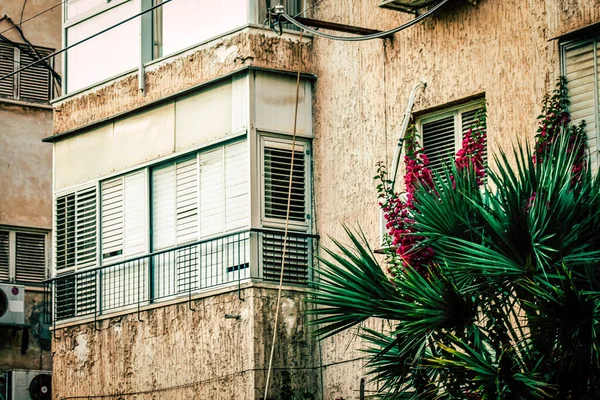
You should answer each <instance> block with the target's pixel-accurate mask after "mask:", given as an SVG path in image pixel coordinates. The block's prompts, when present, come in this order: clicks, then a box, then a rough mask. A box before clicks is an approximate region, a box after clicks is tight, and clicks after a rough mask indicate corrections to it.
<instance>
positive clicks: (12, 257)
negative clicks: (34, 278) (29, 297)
mask: <svg viewBox="0 0 600 400" xmlns="http://www.w3.org/2000/svg"><path fill="white" fill-rule="evenodd" d="M0 231H3V232H8V282H10V283H17V284H21V285H24V286H26V287H32V288H36V287H38V288H39V287H40V286H42V284H43V282H42V281H40V282H24V281H17V265H16V264H17V234H19V233H28V234H37V235H40V236H44V279H47V278H48V277H49V274H50V269H49V265H50V257H51V250H50V249H51V246H50V240H51V235H50V230H46V229H36V228H21V227H12V226H4V225H0Z"/></svg>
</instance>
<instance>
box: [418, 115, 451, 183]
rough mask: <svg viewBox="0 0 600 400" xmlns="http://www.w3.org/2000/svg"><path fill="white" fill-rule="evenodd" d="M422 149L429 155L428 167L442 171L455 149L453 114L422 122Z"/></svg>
mask: <svg viewBox="0 0 600 400" xmlns="http://www.w3.org/2000/svg"><path fill="white" fill-rule="evenodd" d="M421 131H422V132H421V135H422V136H423V149H424V151H425V154H427V156H428V157H429V168H430V169H431V171H432V172H434V173H440V174H441V173H443V171H444V166H447V165H448V162H449V161H450V160H451V158H452V156H453V155H454V153H455V150H456V134H455V132H456V129H455V116H454V114H452V115H449V116H445V117H442V118H439V119H435V120H433V121H426V122H423V124H422V127H421Z"/></svg>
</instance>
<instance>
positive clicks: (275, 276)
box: [260, 138, 312, 284]
mask: <svg viewBox="0 0 600 400" xmlns="http://www.w3.org/2000/svg"><path fill="white" fill-rule="evenodd" d="M262 150H263V154H262V156H263V186H262V196H263V211H262V215H263V226H264V227H267V228H276V229H281V228H283V227H284V226H285V219H286V216H287V207H288V195H289V194H290V176H291V196H290V212H289V220H290V225H289V226H290V228H291V229H292V230H294V231H301V232H304V233H308V232H309V224H308V210H309V205H308V198H309V197H308V196H309V191H308V187H309V186H308V182H309V171H308V168H309V161H308V154H307V153H308V152H307V150H308V144H307V143H306V142H303V141H298V142H296V145H295V147H294V149H292V145H291V142H290V141H285V140H278V139H270V138H263V147H262ZM292 151H293V154H294V161H293V168H292ZM290 172H291V174H290ZM311 246H312V244H311V239H310V238H308V237H306V236H297V235H293V234H290V235H289V236H288V238H287V244H286V249H285V259H284V260H283V258H284V251H283V247H284V240H283V235H280V234H269V233H263V234H261V257H260V258H261V261H262V274H263V279H265V280H267V281H279V277H280V271H281V264H282V261H283V264H284V276H283V281H284V282H286V283H299V284H306V283H307V281H308V268H309V260H310V258H309V252H310V251H311Z"/></svg>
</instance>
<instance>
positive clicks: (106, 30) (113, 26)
mask: <svg viewBox="0 0 600 400" xmlns="http://www.w3.org/2000/svg"><path fill="white" fill-rule="evenodd" d="M171 1H173V0H163V1H162V2H161V3H158V4H156V5H154V6H152V7H150V8H148V9H146V10H144V11H142V12H140V13H138V14H135V15H133V16H131V17H129V18H126V19H124V20H123V21H121V22H118V23H116V24H114V25H111V26H109V27H108V28H106V29H103V30H101V31H100V32H97V33H94V34H93V35H92V36H89V37H87V38H85V39H81V40H80V41H79V42H75V43H73V44H71V45H68V46H67V47H64V48H62V49H60V50H57V51H55V52H54V53H52V54H49V55H47V56H45V57H42V58H40V59H39V60H37V61H34V62H32V63H31V64H27V65H26V66H24V67H22V68H19V69H18V70H16V71H13V72H11V73H9V74H6V75H4V76H0V81H2V80H4V79H6V78H10V77H11V76H13V75H16V74H18V73H19V72H21V71H24V70H26V69H29V68H31V67H33V66H35V65H37V64H39V63H41V62H42V61H45V60H48V59H50V58H52V57H54V56H56V55H58V54H61V53H64V52H65V51H67V50H69V49H71V48H73V47H75V46H79V45H80V44H82V43H84V42H87V41H88V40H90V39H93V38H95V37H97V36H100V35H102V34H103V33H106V32H108V31H110V30H111V29H114V28H116V27H118V26H121V25H123V24H125V23H127V22H129V21H131V20H133V19H135V18H137V17H140V16H142V15H144V14H146V13H147V12H150V11H152V10H155V9H157V8H159V7H162V6H164V5H165V4H167V3H170V2H171Z"/></svg>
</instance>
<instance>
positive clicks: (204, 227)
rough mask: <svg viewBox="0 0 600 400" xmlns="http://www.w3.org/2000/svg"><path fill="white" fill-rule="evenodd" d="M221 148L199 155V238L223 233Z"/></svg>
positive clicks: (222, 164) (223, 207) (223, 210)
mask: <svg viewBox="0 0 600 400" xmlns="http://www.w3.org/2000/svg"><path fill="white" fill-rule="evenodd" d="M223 167H224V162H223V148H218V149H215V150H211V151H207V152H205V153H201V154H200V237H202V238H205V237H209V236H212V235H216V234H219V233H221V232H223V229H224V226H225V221H224V220H225V204H224V201H223V200H224V192H225V190H224V182H223V179H224V173H223V172H224V171H223Z"/></svg>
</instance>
